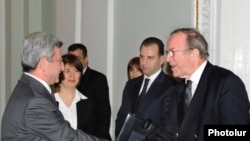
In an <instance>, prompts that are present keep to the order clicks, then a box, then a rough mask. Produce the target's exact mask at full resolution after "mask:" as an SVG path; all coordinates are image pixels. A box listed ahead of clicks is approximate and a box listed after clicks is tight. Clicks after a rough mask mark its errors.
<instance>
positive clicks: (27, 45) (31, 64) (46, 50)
mask: <svg viewBox="0 0 250 141" xmlns="http://www.w3.org/2000/svg"><path fill="white" fill-rule="evenodd" d="M62 45H63V42H62V41H61V40H60V39H58V38H57V37H55V36H53V35H49V34H47V33H44V32H34V33H31V34H29V35H28V36H27V37H26V38H25V39H24V41H23V47H22V50H21V63H22V67H23V71H24V72H28V71H30V70H34V69H35V68H36V66H37V64H38V62H39V60H40V58H41V57H45V58H47V60H48V61H52V58H53V55H54V54H53V53H54V48H55V47H56V46H57V47H61V46H62Z"/></svg>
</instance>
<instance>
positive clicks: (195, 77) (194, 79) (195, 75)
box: [190, 61, 207, 84]
mask: <svg viewBox="0 0 250 141" xmlns="http://www.w3.org/2000/svg"><path fill="white" fill-rule="evenodd" d="M206 64H207V61H204V62H203V63H202V64H201V65H200V66H199V68H198V69H197V70H196V71H195V72H194V73H193V74H192V75H191V77H190V80H191V81H192V83H195V84H198V83H199V81H200V78H201V75H202V72H203V70H204V69H205V66H206Z"/></svg>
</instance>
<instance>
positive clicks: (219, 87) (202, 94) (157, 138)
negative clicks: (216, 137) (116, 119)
mask: <svg viewBox="0 0 250 141" xmlns="http://www.w3.org/2000/svg"><path fill="white" fill-rule="evenodd" d="M174 93H175V94H174V95H173V98H172V100H171V106H170V107H171V109H170V112H168V113H167V114H165V115H164V116H163V120H162V124H161V126H159V127H158V128H157V130H156V131H155V132H154V133H153V134H152V135H150V136H148V139H147V140H151V141H173V140H178V141H194V140H195V141H203V140H204V132H203V130H204V125H208V124H250V115H249V109H250V104H249V100H248V95H247V91H246V88H245V86H244V84H243V82H242V81H241V79H240V78H239V77H238V76H236V75H235V74H233V73H232V72H231V71H229V70H226V69H223V68H221V67H218V66H213V65H212V64H210V63H209V62H208V63H207V65H206V67H205V70H204V71H203V73H202V75H201V78H200V81H199V84H198V86H197V89H196V91H195V93H194V96H193V98H192V101H191V103H190V105H189V108H188V111H187V112H186V114H185V113H184V82H182V83H181V84H179V85H177V86H176V87H175V92H174ZM184 114H185V115H184Z"/></svg>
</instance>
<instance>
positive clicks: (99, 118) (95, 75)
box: [77, 67, 111, 139]
mask: <svg viewBox="0 0 250 141" xmlns="http://www.w3.org/2000/svg"><path fill="white" fill-rule="evenodd" d="M77 88H78V90H79V91H80V92H81V93H82V94H84V95H85V96H87V97H88V99H89V100H91V101H92V102H93V107H92V112H93V115H92V120H91V124H89V126H88V127H87V128H88V129H87V128H85V129H86V130H87V131H89V132H90V134H93V135H95V136H97V137H101V138H105V139H111V136H110V133H109V128H110V118H111V107H110V101H109V86H108V81H107V78H106V76H105V75H104V74H102V73H100V72H97V71H95V70H93V69H91V68H89V67H87V69H86V71H85V73H84V74H83V76H82V77H81V80H80V84H79V85H78V87H77ZM82 112H84V111H82ZM79 122H80V121H79ZM90 125H91V126H90Z"/></svg>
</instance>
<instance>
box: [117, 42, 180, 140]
mask: <svg viewBox="0 0 250 141" xmlns="http://www.w3.org/2000/svg"><path fill="white" fill-rule="evenodd" d="M163 63H164V44H163V42H162V41H161V40H160V39H158V38H156V37H149V38H146V39H145V40H144V41H143V42H142V43H141V46H140V66H141V69H142V71H143V74H144V75H142V76H139V77H137V78H134V79H132V80H128V81H127V83H126V85H125V88H124V90H123V97H122V104H121V106H120V109H119V111H118V114H117V118H116V127H115V135H116V137H117V136H118V135H119V133H120V131H121V128H122V126H123V124H124V121H125V119H126V116H127V114H128V113H134V114H136V115H137V116H138V117H140V118H143V119H145V120H147V119H149V120H151V121H152V123H153V124H155V125H157V124H159V123H160V117H161V114H162V113H163V112H166V111H167V110H168V108H169V107H168V106H167V105H168V104H169V102H170V101H169V99H168V97H170V94H171V93H168V92H166V91H167V89H168V88H170V87H171V86H173V85H174V84H176V81H175V80H174V79H172V78H171V77H170V76H168V75H166V74H165V73H164V72H163V70H162V65H163ZM145 79H149V82H148V85H147V87H146V93H145V94H144V96H143V97H142V98H141V96H142V94H141V93H142V91H143V86H144V83H145V81H144V80H145ZM164 100H166V101H165V102H163V101H164Z"/></svg>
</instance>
